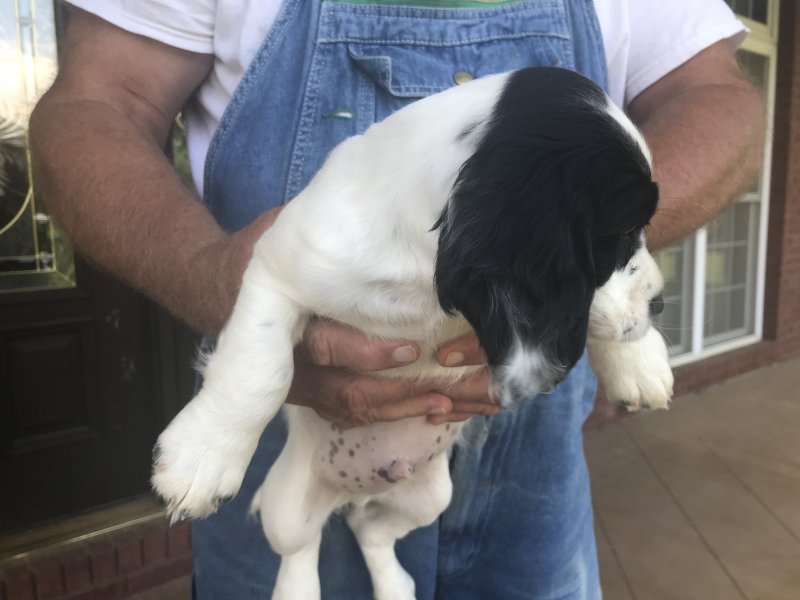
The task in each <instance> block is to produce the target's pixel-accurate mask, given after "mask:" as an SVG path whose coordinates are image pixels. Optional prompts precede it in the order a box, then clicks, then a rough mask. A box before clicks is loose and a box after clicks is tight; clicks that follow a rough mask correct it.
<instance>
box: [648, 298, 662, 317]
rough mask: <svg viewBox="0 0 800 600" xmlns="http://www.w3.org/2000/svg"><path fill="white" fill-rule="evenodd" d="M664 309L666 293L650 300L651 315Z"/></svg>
mask: <svg viewBox="0 0 800 600" xmlns="http://www.w3.org/2000/svg"><path fill="white" fill-rule="evenodd" d="M663 311H664V295H663V294H659V295H658V296H656V297H655V298H653V299H652V300H650V316H651V317H655V316H656V315H660V314H661V313H662V312H663Z"/></svg>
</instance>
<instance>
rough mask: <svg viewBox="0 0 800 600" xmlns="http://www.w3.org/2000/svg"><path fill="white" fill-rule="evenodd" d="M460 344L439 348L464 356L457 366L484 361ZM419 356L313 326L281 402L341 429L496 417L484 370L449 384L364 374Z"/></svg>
mask: <svg viewBox="0 0 800 600" xmlns="http://www.w3.org/2000/svg"><path fill="white" fill-rule="evenodd" d="M463 339H464V338H459V339H458V340H454V341H453V342H451V343H448V344H447V345H445V346H443V348H445V349H448V348H450V347H451V345H452V346H453V348H456V349H458V348H462V349H463V350H464V351H467V356H468V358H465V359H464V362H462V364H468V361H471V360H476V362H474V363H472V364H483V362H485V360H483V361H482V360H481V359H480V356H479V355H478V354H477V353H473V352H469V351H468V350H467V345H468V344H469V343H471V342H465V341H462V340H463ZM475 344H476V345H477V341H475ZM454 351H462V350H454ZM419 352H420V351H419V347H418V346H417V345H416V344H411V343H408V342H402V341H397V342H388V341H379V340H375V339H372V338H369V337H367V336H366V335H364V334H363V333H360V332H358V331H356V330H353V329H350V328H348V327H346V326H344V325H340V324H337V323H332V322H330V321H315V322H313V323H312V324H311V325H310V326H309V327H308V328H307V329H306V333H305V338H304V343H303V345H301V346H299V347H298V348H297V351H296V352H295V375H294V381H293V383H292V389H291V391H290V392H289V397H288V399H287V401H288V402H290V403H293V404H299V405H302V406H308V407H310V408H313V409H314V410H315V411H317V413H318V414H319V415H320V416H321V417H323V418H324V419H327V420H329V421H331V422H334V423H336V424H338V425H339V426H341V427H345V428H347V427H355V426H358V425H366V424H368V423H374V422H376V421H395V420H398V419H404V418H407V417H418V416H425V415H427V416H428V420H429V422H431V423H433V424H440V423H444V422H447V421H465V420H466V419H468V418H469V417H471V416H473V415H495V414H497V412H498V410H499V407H498V406H497V405H496V404H495V403H494V402H492V400H491V399H490V398H489V392H488V386H489V374H488V372H487V371H485V370H484V371H481V372H479V373H478V374H476V375H474V376H472V377H469V378H467V379H465V380H463V381H460V382H458V383H456V384H452V385H446V384H443V383H442V382H441V381H437V380H418V381H415V380H407V379H389V378H385V377H380V376H377V375H376V376H373V375H371V374H370V372H377V371H382V370H384V369H390V368H395V367H400V366H403V365H406V364H409V363H412V362H414V361H415V360H417V359H418V358H419ZM437 356H438V355H437Z"/></svg>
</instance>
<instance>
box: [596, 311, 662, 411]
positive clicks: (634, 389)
mask: <svg viewBox="0 0 800 600" xmlns="http://www.w3.org/2000/svg"><path fill="white" fill-rule="evenodd" d="M589 358H590V360H591V363H592V367H593V368H594V370H595V372H596V373H597V376H598V378H599V379H600V382H601V383H602V385H603V388H604V389H605V392H606V397H607V398H608V399H609V400H610V401H611V402H614V403H616V404H620V405H622V406H624V407H625V408H626V409H627V410H629V411H636V410H639V409H642V408H651V409H656V408H668V407H669V401H670V399H671V398H672V388H673V383H674V379H673V375H672V369H670V366H669V355H668V352H667V346H666V344H665V343H664V338H662V337H661V334H660V333H658V332H657V331H656V330H655V329H653V328H652V327H651V328H650V329H649V330H648V332H647V333H646V334H645V335H644V337H643V338H641V339H640V340H637V341H635V342H598V341H593V342H590V344H589Z"/></svg>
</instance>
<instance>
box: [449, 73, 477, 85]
mask: <svg viewBox="0 0 800 600" xmlns="http://www.w3.org/2000/svg"><path fill="white" fill-rule="evenodd" d="M473 79H475V76H474V75H473V74H472V73H467V72H466V71H458V72H456V73H454V74H453V81H455V82H456V83H457V84H458V85H461V84H462V83H467V82H468V81H472V80H473Z"/></svg>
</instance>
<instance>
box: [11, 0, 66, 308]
mask: <svg viewBox="0 0 800 600" xmlns="http://www.w3.org/2000/svg"><path fill="white" fill-rule="evenodd" d="M55 72H56V37H55V18H54V14H53V3H52V2H51V1H50V0H36V1H30V0H16V1H15V2H2V3H0V81H2V85H0V293H2V292H12V291H18V290H22V289H39V288H50V287H68V286H72V285H74V280H75V278H74V267H73V260H72V250H71V249H70V248H69V246H68V244H67V243H66V241H65V240H64V238H63V237H62V236H61V234H60V233H59V232H58V231H57V230H56V228H55V227H53V224H52V222H51V221H50V217H49V216H48V215H47V212H46V211H45V210H44V208H43V207H42V206H41V204H40V203H39V202H37V199H36V196H35V194H34V193H33V188H32V185H31V183H30V181H29V168H28V152H27V148H26V141H25V139H26V127H27V122H28V117H29V116H30V112H31V110H32V109H33V106H34V104H35V103H36V101H37V100H38V99H39V97H40V96H41V94H42V93H43V92H44V91H45V90H46V89H47V87H48V86H49V85H50V82H51V81H52V79H53V77H54V76H55Z"/></svg>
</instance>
